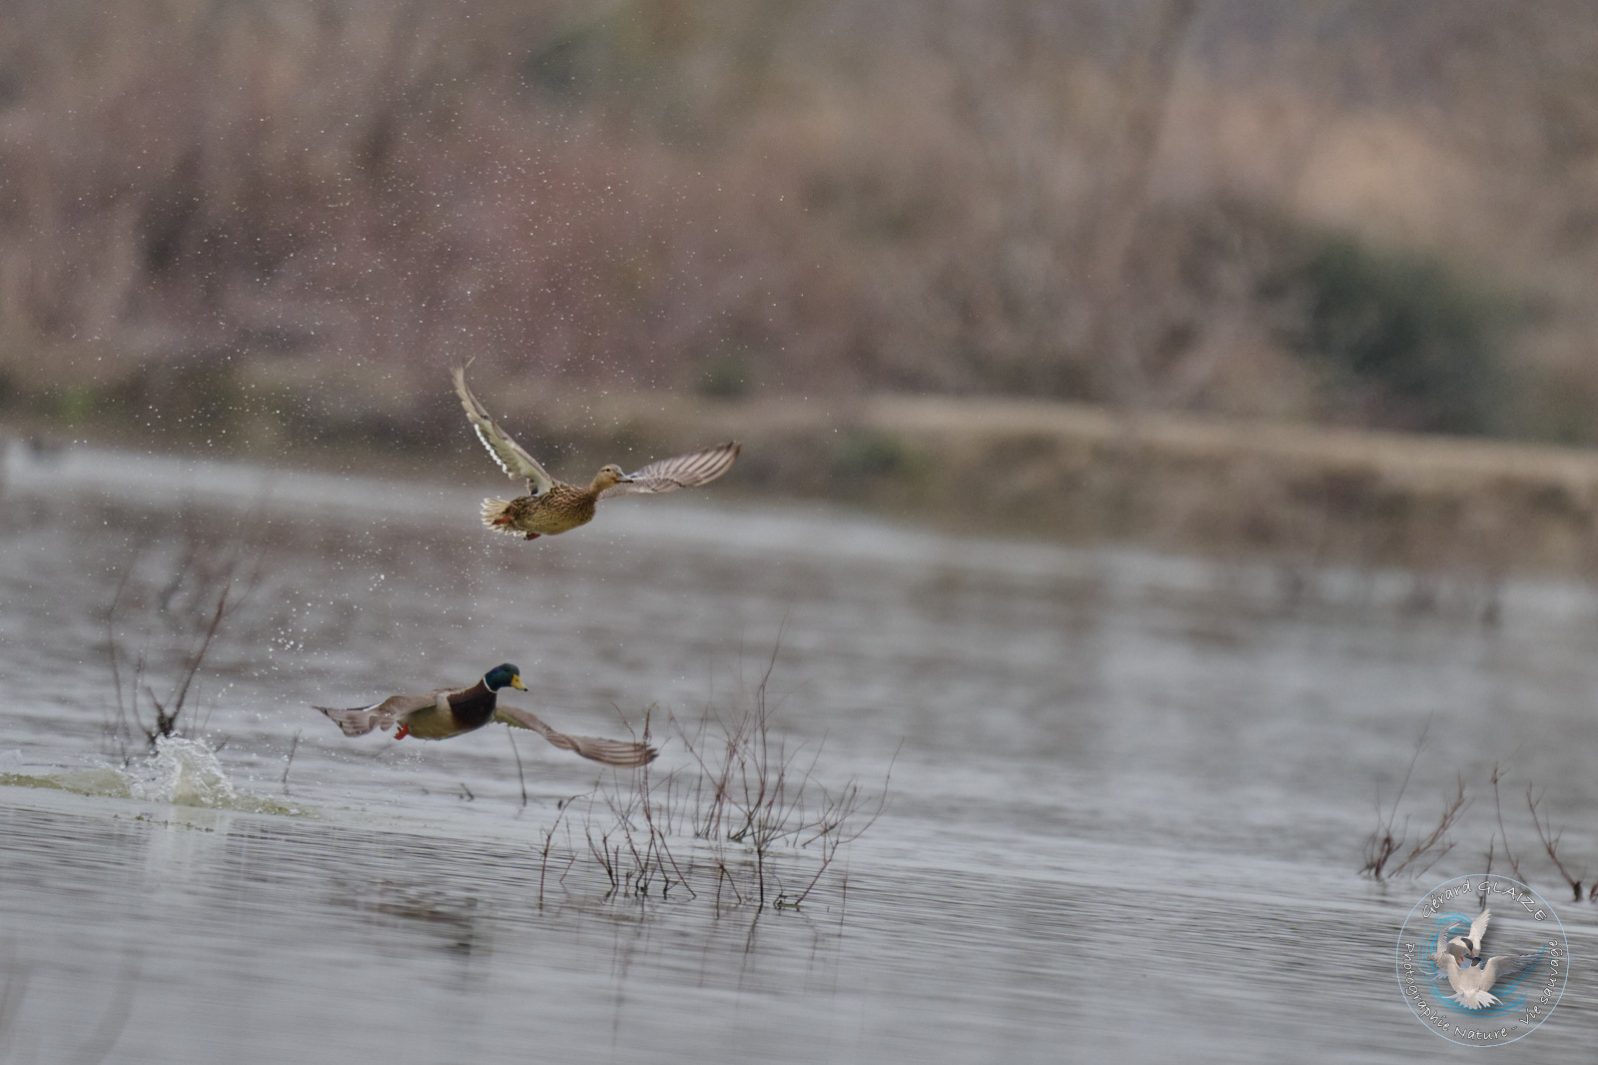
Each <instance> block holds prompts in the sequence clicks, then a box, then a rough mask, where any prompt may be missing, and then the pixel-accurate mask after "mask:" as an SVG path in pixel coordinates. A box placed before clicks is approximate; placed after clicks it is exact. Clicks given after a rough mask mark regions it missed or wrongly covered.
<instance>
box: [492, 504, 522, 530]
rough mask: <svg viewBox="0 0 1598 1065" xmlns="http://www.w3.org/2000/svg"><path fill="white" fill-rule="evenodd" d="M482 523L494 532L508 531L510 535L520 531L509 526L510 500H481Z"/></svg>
mask: <svg viewBox="0 0 1598 1065" xmlns="http://www.w3.org/2000/svg"><path fill="white" fill-rule="evenodd" d="M483 525H484V526H485V527H487V528H490V529H493V530H494V531H495V532H501V533H509V534H510V535H511V536H520V535H521V533H520V532H518V531H517V530H516V529H514V528H512V527H511V523H510V500H508V499H485V500H483Z"/></svg>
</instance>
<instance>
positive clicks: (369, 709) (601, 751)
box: [316, 662, 655, 766]
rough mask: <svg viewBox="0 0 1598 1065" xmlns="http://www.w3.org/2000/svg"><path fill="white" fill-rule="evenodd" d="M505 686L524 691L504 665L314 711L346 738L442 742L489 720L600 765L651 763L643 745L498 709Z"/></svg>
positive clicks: (515, 674) (650, 750)
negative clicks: (389, 733) (429, 687)
mask: <svg viewBox="0 0 1598 1065" xmlns="http://www.w3.org/2000/svg"><path fill="white" fill-rule="evenodd" d="M506 685H509V686H510V687H512V688H515V689H516V690H517V691H526V690H527V685H525V684H523V683H522V671H521V670H519V669H517V668H516V667H515V666H513V665H511V664H510V663H509V662H505V663H503V664H501V665H497V666H495V667H494V668H493V669H491V670H489V671H488V672H487V673H484V674H483V676H482V677H481V678H480V679H479V680H478V682H477V683H476V684H473V685H471V686H470V687H466V688H440V689H438V690H437V691H431V692H427V693H426V694H422V695H390V696H389V697H388V698H387V699H384V700H383V701H382V702H379V703H373V704H372V705H371V706H357V707H352V708H350V709H348V710H335V709H332V708H330V707H326V706H318V707H316V709H317V710H320V711H322V713H324V714H326V715H327V716H328V717H330V718H332V719H333V720H334V721H335V722H336V723H337V724H338V727H339V728H341V729H343V730H344V735H346V736H364V735H366V734H367V733H368V732H371V731H372V730H373V729H387V728H388V727H389V726H391V725H393V724H394V723H395V722H398V723H399V727H398V728H396V729H395V730H394V738H395V739H396V740H403V739H404V738H405V737H406V736H415V737H416V738H417V739H421V740H446V739H449V738H450V737H451V736H459V735H461V734H462V733H463V732H472V731H474V730H475V729H480V728H482V727H483V726H484V725H486V724H488V723H489V722H490V721H498V722H500V723H501V724H504V725H510V726H512V727H513V728H525V729H532V730H533V731H534V732H536V733H538V734H539V735H540V736H542V737H544V739H546V740H548V741H549V742H550V743H553V744H554V745H555V746H556V747H559V748H561V749H562V750H565V751H573V752H575V753H577V754H580V755H582V756H583V757H584V758H590V759H592V760H594V761H596V762H604V763H605V764H606V765H618V766H639V765H647V764H648V763H650V762H652V761H654V760H655V749H654V748H653V747H650V746H649V745H648V744H644V743H632V742H629V741H626V740H602V739H596V738H595V737H593V736H568V735H566V734H565V733H564V732H556V731H555V730H554V729H552V728H550V727H549V726H548V725H546V724H544V723H543V722H542V721H540V720H539V719H538V718H537V717H535V716H533V715H532V714H530V713H528V712H527V711H526V710H518V709H516V708H515V707H511V706H501V705H499V694H498V693H499V689H501V688H503V687H505V686H506Z"/></svg>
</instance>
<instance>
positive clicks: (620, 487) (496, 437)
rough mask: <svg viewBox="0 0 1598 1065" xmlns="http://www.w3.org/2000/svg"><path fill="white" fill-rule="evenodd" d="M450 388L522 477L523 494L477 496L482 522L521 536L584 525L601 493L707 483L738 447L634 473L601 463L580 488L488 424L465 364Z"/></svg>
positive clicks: (510, 471)
mask: <svg viewBox="0 0 1598 1065" xmlns="http://www.w3.org/2000/svg"><path fill="white" fill-rule="evenodd" d="M455 392H456V394H457V395H459V396H460V398H461V406H462V407H464V408H466V417H467V418H468V419H470V421H471V423H472V428H474V429H476V430H477V438H478V439H479V440H481V441H482V442H483V446H484V447H486V448H488V453H489V454H490V455H492V456H493V457H494V461H495V462H497V463H499V468H500V469H502V470H504V471H505V473H506V474H507V475H508V476H509V477H511V478H512V479H520V478H526V480H527V494H526V495H524V496H517V497H516V498H515V499H485V500H483V524H484V525H486V526H488V527H489V528H490V529H493V530H494V531H495V532H502V533H509V534H511V535H513V536H515V535H523V536H525V537H526V538H527V539H529V540H536V539H538V538H539V537H540V536H544V535H549V536H554V535H555V534H556V533H563V532H566V531H568V530H571V529H575V528H577V527H578V526H579V525H587V524H588V523H589V522H590V521H592V520H593V518H594V507H595V505H596V504H598V502H599V500H600V499H601V497H604V496H607V495H658V494H659V493H661V492H675V491H676V490H677V489H679V488H696V487H698V486H699V485H702V484H709V483H710V482H711V481H714V480H715V479H716V478H717V477H720V476H721V475H722V474H724V473H726V472H727V471H728V470H730V469H731V468H732V463H733V460H734V459H736V458H737V457H738V451H739V450H740V447H741V445H740V444H739V443H738V442H737V441H736V440H734V441H730V442H728V443H725V444H718V445H717V446H715V447H712V448H706V449H705V450H704V451H694V452H691V453H689V454H687V455H678V456H677V457H676V458H670V459H661V460H660V461H659V462H651V463H650V464H649V465H647V466H645V467H644V468H643V469H641V470H639V471H638V472H637V473H623V472H621V467H619V466H614V465H607V466H603V467H601V468H600V470H599V472H598V473H596V474H594V479H593V480H592V481H590V482H589V484H588V487H587V488H581V487H578V486H577V485H574V484H567V483H566V482H564V481H557V480H555V478H553V477H551V476H550V475H549V472H548V471H547V470H545V469H544V467H542V466H540V465H539V464H538V460H537V459H535V458H533V456H531V455H529V454H528V453H527V452H526V451H524V450H523V449H522V447H521V445H520V444H518V443H516V441H514V440H512V439H511V438H510V437H509V436H508V435H506V433H505V431H504V430H503V429H501V428H500V427H499V426H497V425H495V424H494V419H493V418H490V417H489V416H488V411H487V410H486V409H485V408H484V407H483V404H482V402H481V401H479V400H478V398H477V397H476V396H475V395H473V394H472V390H471V389H470V388H467V387H466V368H465V367H460V368H457V369H456V370H455Z"/></svg>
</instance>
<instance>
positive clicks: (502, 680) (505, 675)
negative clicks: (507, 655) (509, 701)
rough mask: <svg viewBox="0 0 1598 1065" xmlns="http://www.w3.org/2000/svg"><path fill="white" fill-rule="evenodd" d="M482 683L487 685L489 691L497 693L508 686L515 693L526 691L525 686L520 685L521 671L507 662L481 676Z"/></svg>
mask: <svg viewBox="0 0 1598 1065" xmlns="http://www.w3.org/2000/svg"><path fill="white" fill-rule="evenodd" d="M483 683H484V684H486V685H488V690H489V691H494V692H497V691H499V690H500V689H501V688H503V687H505V686H506V685H509V686H510V687H512V688H515V689H516V690H517V691H523V692H524V691H526V690H527V685H525V684H523V683H522V671H521V670H520V669H519V668H518V667H516V666H514V665H512V664H511V663H509V662H501V663H500V664H499V665H497V666H495V667H494V668H493V669H491V670H489V671H488V672H487V673H484V674H483Z"/></svg>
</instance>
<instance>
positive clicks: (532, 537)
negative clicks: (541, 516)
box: [527, 533, 544, 540]
mask: <svg viewBox="0 0 1598 1065" xmlns="http://www.w3.org/2000/svg"><path fill="white" fill-rule="evenodd" d="M542 535H544V534H543V533H528V534H527V539H529V540H536V539H538V538H539V537H540V536H542Z"/></svg>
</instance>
